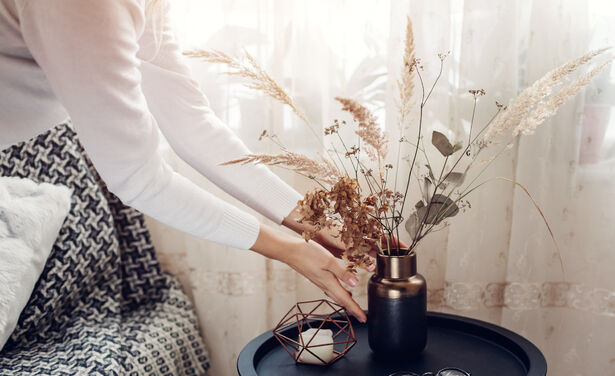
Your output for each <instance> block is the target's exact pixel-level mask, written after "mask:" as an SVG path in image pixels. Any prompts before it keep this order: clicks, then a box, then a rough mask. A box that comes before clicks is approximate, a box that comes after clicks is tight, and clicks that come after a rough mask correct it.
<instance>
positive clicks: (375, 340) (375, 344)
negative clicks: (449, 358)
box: [367, 252, 427, 357]
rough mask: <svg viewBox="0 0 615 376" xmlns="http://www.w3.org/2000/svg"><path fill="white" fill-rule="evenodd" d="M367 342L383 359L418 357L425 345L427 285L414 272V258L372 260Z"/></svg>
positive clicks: (410, 255) (385, 257)
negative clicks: (372, 273)
mask: <svg viewBox="0 0 615 376" xmlns="http://www.w3.org/2000/svg"><path fill="white" fill-rule="evenodd" d="M367 298H368V320H367V327H368V338H369V347H370V348H371V349H372V351H373V352H374V353H375V354H376V355H378V356H383V357H402V356H403V357H406V356H413V355H417V354H419V353H420V352H421V351H423V349H424V348H425V345H426V343H427V316H426V311H427V284H426V282H425V278H423V276H422V275H420V274H418V273H417V272H416V254H415V253H414V252H412V253H411V254H409V255H406V256H383V255H380V254H379V255H378V256H377V258H376V272H375V273H374V275H372V277H371V279H370V280H369V284H368V290H367Z"/></svg>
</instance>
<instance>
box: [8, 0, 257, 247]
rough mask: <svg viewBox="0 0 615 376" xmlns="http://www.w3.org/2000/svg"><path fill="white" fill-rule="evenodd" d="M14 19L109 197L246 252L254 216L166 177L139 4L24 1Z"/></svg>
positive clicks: (114, 0) (104, 0) (126, 1)
mask: <svg viewBox="0 0 615 376" xmlns="http://www.w3.org/2000/svg"><path fill="white" fill-rule="evenodd" d="M19 16H20V27H21V31H22V34H23V37H24V40H25V42H26V44H27V46H28V48H29V50H30V52H31V54H32V55H33V57H34V59H35V60H36V62H37V63H38V64H39V66H40V67H41V68H42V70H43V71H44V72H45V74H46V77H47V79H48V80H49V82H50V85H51V87H52V89H53V91H54V93H55V95H56V96H57V97H58V99H59V100H60V101H61V102H62V104H63V105H64V107H65V108H66V110H67V111H68V113H69V114H70V117H71V119H72V122H73V125H74V127H75V129H76V131H77V134H78V135H79V138H80V141H81V142H82V144H83V146H84V147H85V150H86V151H87V153H88V155H89V156H90V158H91V159H92V162H93V163H94V165H95V167H96V169H97V170H98V172H99V173H100V175H101V176H102V178H103V179H104V181H105V182H106V183H107V185H108V187H109V189H110V190H111V191H112V192H113V193H115V194H116V195H117V196H118V197H119V198H120V199H121V200H122V201H123V202H124V203H126V204H127V205H130V206H133V207H135V208H136V209H138V210H140V211H142V212H144V213H146V214H148V215H150V216H152V217H154V218H156V219H158V220H160V221H161V222H164V223H166V224H168V225H170V226H173V227H175V228H178V229H180V230H182V231H185V232H187V233H190V234H193V235H196V236H199V237H201V238H205V239H210V240H213V241H216V242H220V243H223V244H227V245H231V246H234V247H237V248H243V249H248V248H249V247H251V246H252V245H253V244H254V242H255V240H256V237H257V235H258V231H259V224H258V221H257V220H256V218H254V217H253V216H252V215H249V214H247V213H245V212H243V211H241V210H239V209H237V208H235V207H234V206H232V205H230V204H228V203H226V202H224V201H222V200H220V199H219V198H217V197H215V196H213V195H212V194H210V193H208V192H206V191H204V190H203V189H201V188H199V187H198V186H196V185H195V184H193V183H191V182H190V181H189V180H187V179H185V178H184V177H182V176H181V175H179V174H177V173H175V172H173V171H172V170H171V168H170V167H169V166H168V165H167V164H166V163H165V161H164V160H163V158H162V157H161V154H160V152H159V139H158V135H159V134H158V127H157V125H156V121H155V119H154V117H153V116H152V115H151V113H150V112H149V110H148V104H147V102H146V100H145V97H144V95H143V92H142V90H141V73H140V72H139V60H138V59H137V57H136V53H137V51H138V45H137V38H138V36H139V35H140V33H141V30H142V29H143V27H144V16H143V9H142V7H141V2H139V1H135V0H132V1H130V0H54V1H53V2H52V3H50V2H48V1H44V0H30V1H26V2H24V4H23V7H22V9H21V10H20V15H19ZM24 79H27V78H26V77H24ZM34 110H35V109H34Z"/></svg>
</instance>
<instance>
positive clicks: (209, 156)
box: [138, 0, 302, 224]
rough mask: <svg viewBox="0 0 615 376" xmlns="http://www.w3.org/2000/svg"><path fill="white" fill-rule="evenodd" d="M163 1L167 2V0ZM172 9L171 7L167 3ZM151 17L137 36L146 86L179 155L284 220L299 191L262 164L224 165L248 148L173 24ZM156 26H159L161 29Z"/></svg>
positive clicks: (236, 194) (261, 210)
mask: <svg viewBox="0 0 615 376" xmlns="http://www.w3.org/2000/svg"><path fill="white" fill-rule="evenodd" d="M160 1H163V3H162V5H163V6H165V7H168V3H169V2H168V1H166V0H160ZM166 10H168V9H166ZM163 17H164V18H163V20H162V25H160V24H158V25H156V23H154V25H152V24H150V23H149V22H151V20H148V24H147V25H146V27H145V29H144V31H143V35H142V36H141V39H140V41H139V44H140V51H139V53H138V56H139V57H140V58H141V59H142V60H143V61H144V62H143V64H142V68H141V71H142V73H143V90H144V93H145V96H146V98H147V101H148V103H149V105H150V109H151V111H152V113H153V114H154V116H155V117H156V119H157V121H158V124H159V126H160V128H161V130H162V132H163V133H164V135H165V137H166V139H167V140H168V141H169V144H170V145H171V147H172V148H173V149H174V151H175V152H176V153H177V155H178V156H179V157H180V158H182V159H183V160H184V161H186V162H187V163H188V164H189V165H191V166H192V167H193V168H194V169H195V170H197V171H198V172H200V173H201V174H203V175H204V176H206V177H207V178H208V179H209V180H211V181H212V182H213V183H215V184H216V185H218V186H219V187H220V188H222V189H223V190H224V191H226V192H227V193H229V194H231V195H232V196H234V197H235V198H237V199H239V200H240V201H242V202H243V203H245V204H246V205H248V206H250V207H252V208H253V209H255V210H256V211H258V212H259V213H261V214H263V215H265V216H266V217H268V218H269V219H271V220H273V221H274V222H276V223H278V224H279V223H281V222H282V220H283V219H284V217H286V216H287V215H288V214H289V213H290V212H291V211H292V209H293V208H294V207H295V206H296V205H297V201H298V200H300V199H301V197H302V196H301V195H300V194H299V193H297V191H295V190H294V189H292V188H291V187H290V186H289V185H287V184H286V183H285V182H284V181H282V180H281V179H280V178H279V177H278V176H277V175H275V174H274V173H272V172H271V171H270V170H269V169H268V168H267V167H265V166H262V165H252V164H249V165H232V166H220V165H219V164H220V163H223V162H227V161H229V160H232V159H236V158H240V157H242V156H244V155H246V154H248V153H250V150H248V148H247V147H246V146H245V145H244V144H243V142H242V141H241V140H240V139H239V138H238V137H237V136H236V135H235V134H234V132H233V131H232V130H231V129H229V128H228V127H227V126H226V124H224V123H223V122H222V121H221V120H220V119H219V118H218V117H217V116H216V115H215V114H214V113H213V111H212V110H211V109H210V107H209V103H208V100H207V98H206V97H205V95H204V94H203V93H202V92H201V90H200V89H199V85H198V83H197V82H196V81H195V80H194V79H193V78H192V76H191V72H190V69H189V67H188V65H187V63H186V61H185V59H186V58H185V57H184V56H183V55H182V54H181V51H180V48H179V47H178V44H177V43H176V41H175V39H174V34H173V32H172V29H171V27H170V26H169V12H168V11H165V12H163ZM157 26H161V27H160V29H159V30H157Z"/></svg>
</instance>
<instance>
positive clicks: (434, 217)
mask: <svg viewBox="0 0 615 376" xmlns="http://www.w3.org/2000/svg"><path fill="white" fill-rule="evenodd" d="M428 211H429V214H428V213H427V212H428ZM417 213H418V217H419V219H421V220H422V221H423V222H425V223H429V224H436V225H437V224H439V223H440V222H442V220H443V219H444V218H448V217H454V216H455V215H457V213H459V208H458V207H457V205H456V204H455V203H454V201H453V200H451V199H450V198H448V197H447V196H445V195H442V194H439V193H437V194H435V195H434V196H433V199H432V200H431V208H429V205H427V206H423V207H420V208H418V209H417Z"/></svg>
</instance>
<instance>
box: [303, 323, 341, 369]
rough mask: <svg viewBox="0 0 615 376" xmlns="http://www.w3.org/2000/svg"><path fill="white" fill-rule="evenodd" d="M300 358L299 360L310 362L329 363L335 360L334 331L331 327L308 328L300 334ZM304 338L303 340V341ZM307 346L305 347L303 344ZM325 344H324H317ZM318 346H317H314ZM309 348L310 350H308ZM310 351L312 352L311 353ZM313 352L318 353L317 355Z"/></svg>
mask: <svg viewBox="0 0 615 376" xmlns="http://www.w3.org/2000/svg"><path fill="white" fill-rule="evenodd" d="M299 336H300V338H299V353H300V354H299V358H298V359H297V360H298V361H300V362H302V363H309V364H323V362H322V361H321V360H320V359H322V360H323V361H324V362H325V363H329V362H330V361H331V360H333V357H334V354H333V332H332V331H331V330H329V329H320V330H318V329H316V328H312V329H308V330H306V331H303V332H301V333H300V334H299ZM302 340H303V342H302ZM304 345H305V346H306V348H305V349H304V347H303V346H304ZM317 345H323V346H317ZM314 346H317V347H314ZM308 350H309V351H308ZM310 351H311V352H312V353H310ZM313 354H315V355H318V358H320V359H318V358H317V357H315V356H314V355H313Z"/></svg>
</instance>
